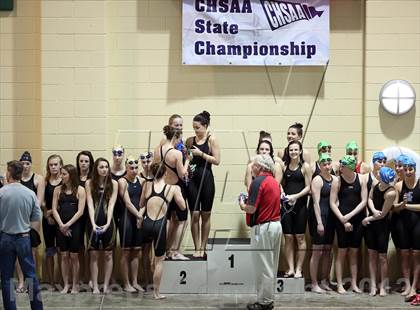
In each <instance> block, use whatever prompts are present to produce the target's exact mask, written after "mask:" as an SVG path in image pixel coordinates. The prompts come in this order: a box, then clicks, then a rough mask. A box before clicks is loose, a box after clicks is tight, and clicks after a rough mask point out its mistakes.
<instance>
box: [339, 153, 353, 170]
mask: <svg viewBox="0 0 420 310" xmlns="http://www.w3.org/2000/svg"><path fill="white" fill-rule="evenodd" d="M340 164H342V165H344V166H346V167H347V168H349V169H350V170H353V171H354V170H355V169H356V164H357V163H356V158H354V156H351V155H345V156H344V157H343V158H342V159H341V160H340Z"/></svg>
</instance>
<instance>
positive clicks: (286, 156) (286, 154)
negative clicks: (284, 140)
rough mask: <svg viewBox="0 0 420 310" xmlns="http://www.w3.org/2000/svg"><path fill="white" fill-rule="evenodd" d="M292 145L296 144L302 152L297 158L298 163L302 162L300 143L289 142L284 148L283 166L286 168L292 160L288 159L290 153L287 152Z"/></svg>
mask: <svg viewBox="0 0 420 310" xmlns="http://www.w3.org/2000/svg"><path fill="white" fill-rule="evenodd" d="M292 144H297V145H299V148H300V150H301V151H302V152H301V153H300V156H299V163H301V164H303V162H304V160H303V147H302V143H300V141H291V142H290V143H289V144H288V145H287V147H286V151H285V152H284V165H285V166H286V167H287V166H288V165H289V164H290V162H291V161H292V159H291V158H290V152H289V148H290V146H291V145H292Z"/></svg>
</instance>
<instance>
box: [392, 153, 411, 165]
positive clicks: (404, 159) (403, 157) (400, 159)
mask: <svg viewBox="0 0 420 310" xmlns="http://www.w3.org/2000/svg"><path fill="white" fill-rule="evenodd" d="M409 159H410V157H408V156H407V155H405V154H400V155H398V156H397V158H395V159H394V161H395V162H396V163H397V162H400V163H402V164H403V165H404V164H405V162H407V161H408V160H409Z"/></svg>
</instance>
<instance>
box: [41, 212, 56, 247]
mask: <svg viewBox="0 0 420 310" xmlns="http://www.w3.org/2000/svg"><path fill="white" fill-rule="evenodd" d="M42 234H43V235H44V242H45V248H46V249H48V248H55V247H56V246H57V241H56V238H57V225H55V224H54V225H50V224H48V221H47V219H46V218H45V217H42Z"/></svg>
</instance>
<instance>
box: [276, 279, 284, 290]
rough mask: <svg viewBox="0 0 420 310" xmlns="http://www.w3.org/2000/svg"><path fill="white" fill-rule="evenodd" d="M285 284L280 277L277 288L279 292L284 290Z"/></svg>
mask: <svg viewBox="0 0 420 310" xmlns="http://www.w3.org/2000/svg"><path fill="white" fill-rule="evenodd" d="M283 285H284V282H283V280H281V279H278V280H277V288H276V289H277V292H278V293H281V292H283Z"/></svg>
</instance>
